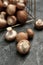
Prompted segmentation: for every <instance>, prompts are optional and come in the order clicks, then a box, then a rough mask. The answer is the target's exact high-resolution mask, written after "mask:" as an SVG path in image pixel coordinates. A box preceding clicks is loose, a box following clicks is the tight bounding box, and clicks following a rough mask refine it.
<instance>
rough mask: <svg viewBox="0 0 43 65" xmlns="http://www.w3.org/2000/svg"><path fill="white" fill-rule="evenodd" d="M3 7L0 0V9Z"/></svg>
mask: <svg viewBox="0 0 43 65" xmlns="http://www.w3.org/2000/svg"><path fill="white" fill-rule="evenodd" d="M2 7H3V3H2V1H1V0H0V8H2Z"/></svg>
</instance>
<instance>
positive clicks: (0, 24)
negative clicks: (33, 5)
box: [0, 0, 43, 54]
mask: <svg viewBox="0 0 43 65" xmlns="http://www.w3.org/2000/svg"><path fill="white" fill-rule="evenodd" d="M26 4H27V0H0V28H4V27H6V26H9V27H8V28H7V32H6V34H5V39H6V40H7V41H13V40H16V41H17V51H18V52H19V53H20V54H26V53H28V52H29V51H30V47H31V45H30V41H29V39H32V38H33V36H34V31H33V30H32V29H27V30H26V32H19V33H17V32H16V31H15V30H13V29H12V27H11V26H13V25H15V24H17V23H19V24H24V23H25V22H26V21H27V19H28V14H27V12H26V10H25V7H26ZM34 27H35V28H36V29H38V30H41V29H43V21H42V20H41V19H39V20H37V21H36V22H35V24H34Z"/></svg>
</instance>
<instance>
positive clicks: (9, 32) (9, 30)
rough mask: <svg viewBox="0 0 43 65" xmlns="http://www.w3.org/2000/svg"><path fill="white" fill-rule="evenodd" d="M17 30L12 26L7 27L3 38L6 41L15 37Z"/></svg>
mask: <svg viewBox="0 0 43 65" xmlns="http://www.w3.org/2000/svg"><path fill="white" fill-rule="evenodd" d="M16 35H17V32H16V31H15V30H13V29H12V27H8V28H7V33H6V34H5V39H6V40H7V41H13V40H14V39H15V38H16Z"/></svg>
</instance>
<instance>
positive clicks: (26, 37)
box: [16, 32, 28, 42]
mask: <svg viewBox="0 0 43 65" xmlns="http://www.w3.org/2000/svg"><path fill="white" fill-rule="evenodd" d="M23 39H26V40H27V39H28V35H27V33H24V32H19V33H18V34H17V36H16V41H17V42H19V41H20V40H23Z"/></svg>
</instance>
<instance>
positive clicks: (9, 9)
mask: <svg viewBox="0 0 43 65" xmlns="http://www.w3.org/2000/svg"><path fill="white" fill-rule="evenodd" d="M15 12H16V5H13V4H9V5H8V6H7V13H8V14H9V15H13V14H15Z"/></svg>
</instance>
